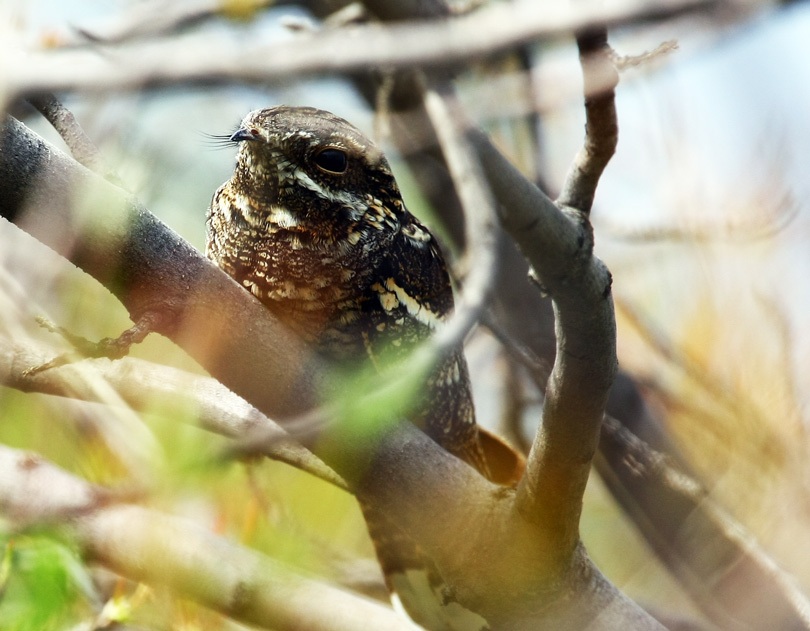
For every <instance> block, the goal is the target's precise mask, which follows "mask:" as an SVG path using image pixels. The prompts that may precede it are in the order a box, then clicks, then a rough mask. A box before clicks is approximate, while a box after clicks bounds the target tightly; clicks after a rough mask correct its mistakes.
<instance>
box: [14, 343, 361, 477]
mask: <svg viewBox="0 0 810 631" xmlns="http://www.w3.org/2000/svg"><path fill="white" fill-rule="evenodd" d="M46 356H47V355H46V354H45V353H43V352H41V351H38V350H36V349H34V348H33V347H32V346H24V345H21V344H20V343H16V344H11V343H10V342H8V341H7V340H4V339H2V338H0V383H3V384H4V385H6V386H9V387H13V388H16V389H19V390H21V391H24V392H38V393H44V394H51V395H56V396H65V397H71V398H75V399H81V400H85V401H99V402H101V403H107V404H109V403H110V399H109V397H106V396H104V395H103V392H104V390H103V389H99V388H98V387H97V380H101V381H102V382H103V383H104V384H105V385H106V386H109V387H111V388H112V389H113V390H114V392H115V393H117V394H118V395H120V397H121V400H122V401H123V402H125V403H126V404H127V405H129V406H132V408H133V409H135V410H140V411H148V410H150V409H153V408H154V402H155V401H157V400H159V401H161V402H162V404H163V405H171V406H173V407H175V408H177V409H183V410H193V412H194V413H193V414H179V415H176V418H179V419H180V420H193V421H194V422H195V423H196V424H197V425H199V426H200V427H202V428H203V429H205V430H207V431H211V432H214V433H217V434H220V435H222V436H226V437H229V438H235V439H237V440H242V441H247V440H250V437H252V436H254V435H255V434H256V433H259V432H261V435H262V437H263V440H262V441H261V444H260V446H257V445H256V444H255V443H253V442H251V443H250V444H251V447H252V448H251V449H250V450H237V451H235V452H234V454H235V455H238V456H244V455H257V454H260V455H264V456H267V457H268V458H271V459H273V460H276V461H279V462H284V463H286V464H289V465H290V466H293V467H295V468H297V469H300V470H302V471H306V472H307V473H310V474H312V475H314V476H316V477H318V478H320V479H321V480H324V481H326V482H329V483H331V484H334V485H335V486H337V487H339V488H342V489H346V483H345V481H343V480H342V478H340V476H338V475H337V474H336V473H335V472H334V471H332V469H330V468H329V467H327V466H326V465H325V464H324V463H323V462H322V461H321V460H320V459H319V458H318V457H317V456H315V455H313V454H312V453H311V452H309V451H308V450H307V449H305V448H304V447H302V446H301V445H300V444H298V443H297V442H296V441H295V440H294V439H293V437H292V436H291V435H290V434H289V432H288V431H287V430H285V429H282V428H281V427H280V426H279V425H277V424H276V423H275V422H273V421H272V420H270V419H269V418H267V417H266V416H265V415H264V414H262V413H261V412H259V411H258V410H257V409H255V408H254V407H253V406H251V405H249V404H248V403H247V402H246V401H245V400H244V399H242V398H240V397H238V396H236V395H235V394H234V393H233V392H231V391H230V390H228V389H227V388H225V387H224V386H223V385H222V384H220V383H219V382H218V381H216V380H215V379H211V378H210V377H201V376H198V375H192V374H190V373H186V372H183V371H181V370H178V369H175V368H171V367H168V366H162V365H159V364H153V363H150V362H147V361H144V360H140V359H135V358H131V357H125V358H122V359H119V360H116V361H114V362H108V361H100V362H92V363H91V362H83V363H81V364H80V365H74V364H69V365H66V366H62V367H60V368H58V369H53V370H48V371H44V372H38V373H34V374H31V372H30V371H29V369H28V368H29V367H30V366H38V365H41V364H42V363H43V358H44V357H46ZM293 426H294V427H295V424H293Z"/></svg>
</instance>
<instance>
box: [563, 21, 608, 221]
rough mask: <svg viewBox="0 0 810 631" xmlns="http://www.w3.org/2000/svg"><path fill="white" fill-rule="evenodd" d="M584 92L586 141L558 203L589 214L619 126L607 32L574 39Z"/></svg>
mask: <svg viewBox="0 0 810 631" xmlns="http://www.w3.org/2000/svg"><path fill="white" fill-rule="evenodd" d="M577 48H579V59H580V63H581V64H582V77H583V83H584V90H583V91H584V93H585V142H584V144H583V146H582V149H581V150H580V152H579V153H578V154H577V156H576V158H574V162H573V163H572V164H571V168H570V170H569V171H568V175H566V177H565V183H564V184H563V188H562V192H561V193H560V196H559V197H558V198H557V203H558V204H560V205H561V206H563V207H569V208H576V209H577V210H580V211H582V212H583V213H585V214H589V213H590V211H591V206H593V198H594V196H595V194H596V186H597V184H599V178H600V177H602V172H603V171H604V170H605V167H606V166H607V164H608V162H610V159H611V158H612V157H613V154H614V153H615V152H616V144H617V143H618V141H619V124H618V121H617V119H616V103H615V96H616V94H615V87H616V85H617V84H618V82H619V74H618V73H617V72H616V69H615V68H614V67H613V61H612V59H611V50H610V47H609V46H608V41H607V31H606V30H605V29H597V30H595V31H590V32H587V33H583V34H581V35H579V36H578V37H577Z"/></svg>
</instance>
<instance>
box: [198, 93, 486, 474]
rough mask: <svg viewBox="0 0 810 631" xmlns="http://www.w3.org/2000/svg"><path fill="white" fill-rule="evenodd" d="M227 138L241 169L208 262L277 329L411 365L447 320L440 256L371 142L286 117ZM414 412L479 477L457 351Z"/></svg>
mask: <svg viewBox="0 0 810 631" xmlns="http://www.w3.org/2000/svg"><path fill="white" fill-rule="evenodd" d="M233 138H235V139H237V140H239V141H240V148H239V155H238V158H237V166H236V169H235V171H234V175H233V177H232V178H231V179H230V180H228V181H227V182H226V183H225V184H223V185H222V186H221V187H220V188H219V190H217V192H216V193H215V195H214V199H213V201H212V204H211V208H210V210H209V213H208V220H207V243H206V254H207V256H208V257H209V258H211V259H212V260H214V261H215V262H216V263H217V264H218V265H219V266H220V267H221V268H222V269H223V270H224V271H226V272H227V273H228V274H229V275H230V276H231V277H233V278H234V279H235V280H236V281H237V282H239V283H240V284H242V285H243V286H244V287H245V288H246V289H247V290H249V291H251V292H252V293H253V294H254V295H255V296H256V297H257V298H258V299H259V300H261V301H262V303H264V304H265V305H266V306H267V307H268V308H269V309H270V310H271V311H272V312H273V313H274V314H275V315H276V316H277V317H278V318H279V319H280V320H281V321H282V322H284V323H285V324H286V325H287V326H289V327H290V328H291V329H293V330H294V331H295V332H296V333H298V334H299V335H301V336H302V337H303V338H304V339H305V340H307V341H308V342H310V343H312V344H314V345H315V346H316V347H317V348H318V349H319V350H320V351H321V352H323V353H324V354H326V355H327V356H330V357H331V358H333V359H336V360H338V361H343V362H351V363H357V362H360V361H372V362H376V361H378V360H379V358H380V357H382V356H385V357H387V358H390V357H395V356H397V355H398V354H404V353H407V352H408V351H410V350H412V349H413V347H414V346H415V345H416V344H418V343H419V342H421V341H424V340H425V339H427V338H428V337H429V336H430V334H431V332H432V331H433V330H434V329H435V328H436V326H438V325H439V324H440V323H441V322H442V321H443V320H445V319H446V318H447V316H448V315H449V314H450V313H451V311H452V309H453V293H452V288H451V285H450V279H449V276H448V273H447V269H446V266H445V263H444V259H443V257H442V254H441V252H440V250H439V248H438V247H437V245H436V241H435V239H434V238H433V236H432V235H431V234H430V232H429V231H428V230H427V228H425V227H424V226H423V225H422V224H421V223H420V222H419V221H418V220H417V219H416V218H415V217H414V216H413V215H411V214H410V213H409V212H408V211H407V210H406V208H405V206H404V204H403V203H402V199H401V196H400V192H399V188H398V186H397V184H396V181H395V180H394V177H393V175H392V173H391V170H390V167H389V165H388V162H387V161H386V159H385V157H384V156H383V155H382V153H381V152H380V151H379V149H377V147H376V146H375V145H374V144H373V143H372V142H371V141H370V140H368V139H367V138H365V137H364V136H363V135H362V134H361V133H360V132H359V131H357V130H356V129H355V128H354V127H353V126H351V125H350V124H349V123H347V122H346V121H344V120H343V119H341V118H338V117H337V116H334V115H332V114H329V113H328V112H323V111H321V110H315V109H312V108H287V107H278V108H272V109H267V110H259V111H257V112H253V113H251V114H250V115H248V117H247V118H246V119H245V121H244V122H243V125H242V130H240V132H237V134H234V136H233ZM324 154H326V158H322V156H323V155H324ZM319 158H322V159H321V161H322V162H324V164H325V165H326V168H324V167H323V166H321V165H319V164H318V159H319ZM330 160H331V162H330ZM338 168H340V169H342V171H340V172H336V171H333V170H330V169H338ZM419 407H420V408H421V409H420V410H419V411H417V413H416V414H415V415H414V418H413V419H412V420H413V421H414V422H415V423H416V424H417V426H419V427H420V428H421V429H423V430H424V431H425V432H426V433H427V434H428V435H429V436H430V437H431V438H433V439H434V440H435V441H436V442H438V443H439V444H440V445H442V447H444V448H445V449H446V450H447V451H449V452H450V453H452V454H454V455H456V456H458V457H460V458H462V459H463V460H465V461H466V462H468V463H470V464H472V465H473V466H475V467H476V468H478V469H480V470H483V469H484V468H485V464H484V460H483V456H482V455H481V450H480V446H479V444H478V428H477V426H476V424H475V415H474V410H473V405H472V399H471V394H470V387H469V377H468V375H467V365H466V361H465V360H464V356H463V355H462V353H461V351H458V352H457V353H455V354H453V355H452V356H450V357H449V358H447V359H445V360H444V361H443V362H441V364H440V365H439V367H438V368H437V369H436V370H435V371H434V373H433V374H432V375H431V377H430V378H429V382H428V389H427V392H426V396H425V402H424V404H423V405H421V406H419ZM428 410H429V411H430V414H428V413H427V412H428Z"/></svg>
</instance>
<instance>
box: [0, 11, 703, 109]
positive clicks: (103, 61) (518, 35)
mask: <svg viewBox="0 0 810 631" xmlns="http://www.w3.org/2000/svg"><path fill="white" fill-rule="evenodd" d="M712 4H713V3H712V2H710V1H707V0H622V1H616V2H611V3H609V4H605V3H603V2H601V1H600V0H587V1H585V2H579V3H576V4H572V3H550V4H548V5H547V6H544V7H543V10H542V11H539V10H538V9H537V6H536V4H535V3H534V2H521V3H516V4H515V3H509V4H505V5H493V6H491V7H487V8H485V9H482V10H480V11H476V12H474V13H471V14H469V15H464V16H460V17H453V18H446V19H441V20H435V21H429V22H427V21H425V22H418V23H416V24H402V25H394V26H386V27H382V26H380V25H377V24H371V25H362V26H351V27H347V28H345V29H336V30H334V31H326V32H318V33H314V34H307V35H301V36H299V37H297V38H295V39H293V40H291V41H284V42H278V43H267V41H266V38H265V37H264V35H262V34H258V33H257V34H256V35H255V36H253V35H247V36H243V37H238V38H236V37H233V35H232V34H231V33H222V34H220V33H219V32H214V31H205V32H203V33H198V34H189V35H187V36H184V37H183V38H179V39H165V40H154V41H149V42H135V43H125V44H121V45H118V46H114V47H103V48H101V47H100V48H99V49H94V48H89V49H62V50H51V51H43V52H39V51H37V52H30V53H26V54H24V55H23V54H22V53H20V51H14V50H6V51H5V52H4V53H3V54H2V55H0V60H2V62H5V63H2V65H0V76H2V77H3V81H4V86H3V87H4V92H6V94H7V95H10V96H11V97H13V96H16V95H28V94H35V93H39V92H49V91H50V92H61V91H71V90H116V89H121V88H134V87H140V86H143V85H151V86H154V85H177V84H178V83H189V82H201V81H205V82H209V81H211V80H230V81H268V80H283V79H287V78H290V77H293V76H295V77H297V78H300V77H302V76H304V75H307V74H317V73H324V72H336V71H338V72H353V71H358V70H367V69H368V68H369V67H375V66H376V67H383V68H387V69H393V68H412V67H414V66H422V67H427V66H447V65H451V64H458V63H468V62H469V61H470V60H473V59H476V58H481V57H483V56H487V55H491V54H493V53H497V52H501V51H503V50H507V49H509V48H513V47H516V46H521V45H523V44H527V43H530V42H533V41H536V40H538V39H540V38H549V37H557V36H559V35H562V34H568V33H571V32H575V31H582V30H585V29H587V28H589V27H592V26H594V25H614V24H619V23H623V22H626V21H628V20H639V19H646V18H655V17H661V16H666V15H672V14H673V13H677V12H681V11H687V10H695V9H699V8H706V7H710V6H712ZM347 41H349V42H351V45H350V46H347V45H346V43H347Z"/></svg>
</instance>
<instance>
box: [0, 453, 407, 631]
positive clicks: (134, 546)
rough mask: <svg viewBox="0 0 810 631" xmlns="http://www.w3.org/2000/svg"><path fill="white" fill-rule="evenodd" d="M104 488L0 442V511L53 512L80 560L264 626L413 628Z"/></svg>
mask: <svg viewBox="0 0 810 631" xmlns="http://www.w3.org/2000/svg"><path fill="white" fill-rule="evenodd" d="M104 494H105V490H104V489H102V488H100V487H94V486H92V485H90V484H88V483H87V482H84V481H83V480H80V479H78V478H76V477H74V476H72V475H70V474H68V473H67V472H65V471H63V470H62V469H59V468H57V467H55V466H54V465H52V464H50V463H48V462H45V461H44V460H42V459H41V458H39V457H37V456H32V455H31V454H27V453H25V452H21V451H17V450H14V449H10V448H8V447H5V446H0V505H2V506H3V513H4V515H5V516H6V517H7V518H11V519H13V520H14V521H16V522H19V523H21V524H22V525H33V524H43V523H45V524H47V523H48V522H53V520H54V519H58V518H61V521H60V523H61V524H63V525H66V526H67V532H68V534H69V535H70V536H71V537H72V539H73V540H75V541H76V542H77V543H78V544H79V546H80V548H81V549H82V551H83V552H84V554H85V555H86V556H87V557H88V558H89V559H90V560H93V561H95V562H97V563H101V564H102V565H104V566H105V567H107V568H109V569H111V570H113V571H115V572H117V573H119V574H122V575H123V576H126V577H128V578H131V579H133V580H138V581H146V582H149V583H156V584H161V585H166V586H168V587H170V588H171V589H173V590H175V591H176V592H177V593H179V594H181V595H183V596H185V597H187V598H191V599H193V600H195V601H197V602H199V603H201V604H203V605H205V606H207V607H210V608H212V609H214V610H216V611H219V612H222V613H224V614H226V615H228V616H231V617H233V618H234V619H236V620H240V621H242V622H246V623H249V624H256V625H259V626H261V627H265V628H272V629H278V630H283V629H288V630H290V631H298V630H300V629H330V630H334V631H340V630H345V631H355V630H356V629H361V628H373V629H390V630H392V631H394V630H397V631H399V630H402V631H405V630H411V631H414V629H415V628H416V627H415V626H414V625H413V624H412V623H410V622H408V621H406V620H404V619H403V618H401V617H400V616H399V615H397V614H396V613H394V612H393V611H391V610H390V609H389V608H387V607H385V606H383V605H380V604H378V603H375V602H372V601H370V600H367V599H366V598H363V597H360V596H357V595H355V594H352V593H350V592H347V591H344V590H341V589H338V588H336V587H333V586H331V585H327V584H325V583H322V582H319V581H315V580H313V579H310V578H305V577H303V576H301V575H298V574H296V573H294V572H293V571H292V570H290V569H289V568H287V567H285V566H283V565H282V564H280V563H278V562H275V561H273V560H271V559H268V558H267V557H264V556H262V555H260V554H258V553H256V552H253V551H250V550H247V549H245V548H242V547H240V546H237V545H234V544H233V543H231V542H228V541H226V540H225V539H223V538H221V537H217V536H215V535H213V534H211V533H210V532H207V531H205V530H203V529H201V528H200V527H199V526H197V525H195V524H193V523H191V522H188V521H186V520H183V519H179V518H176V517H169V516H167V515H162V514H160V513H158V512H156V511H152V510H148V509H145V508H141V507H138V506H133V505H106V506H105V505H104V504H103V503H101V502H99V497H102V496H103V495H104ZM313 603H317V604H318V606H317V607H313V606H312V605H313Z"/></svg>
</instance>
